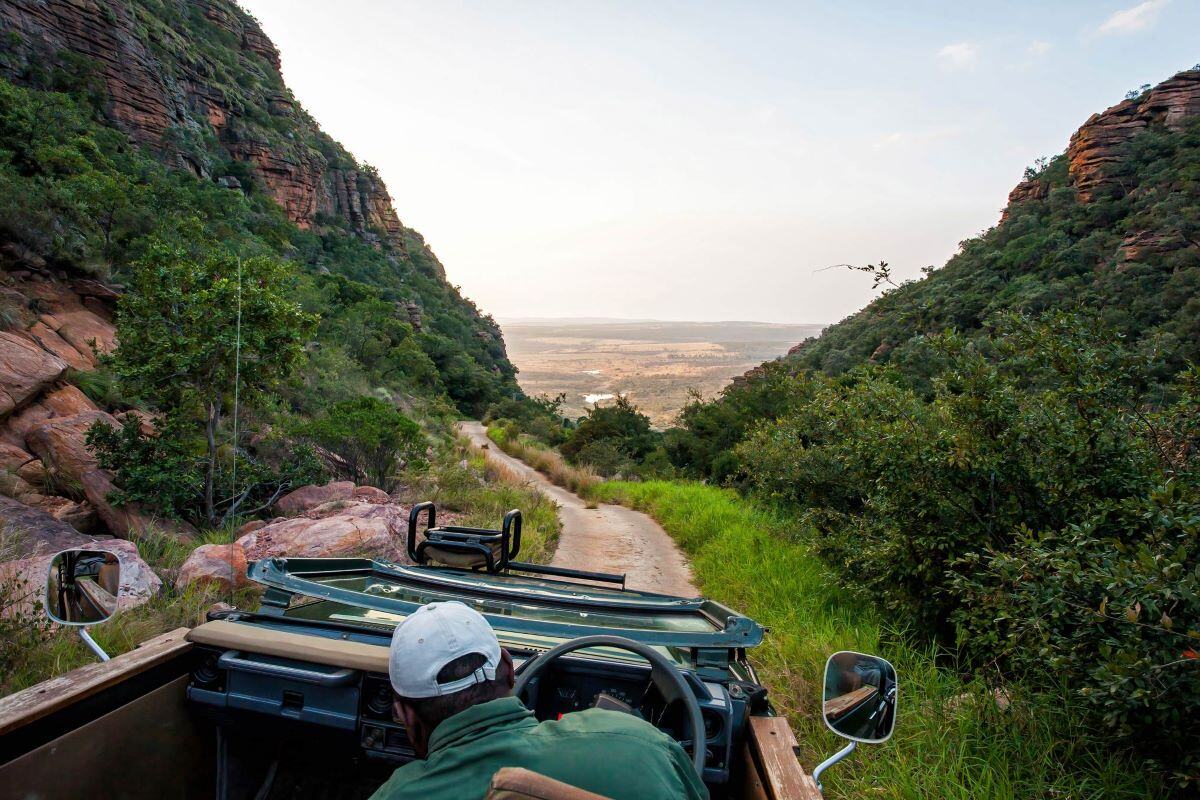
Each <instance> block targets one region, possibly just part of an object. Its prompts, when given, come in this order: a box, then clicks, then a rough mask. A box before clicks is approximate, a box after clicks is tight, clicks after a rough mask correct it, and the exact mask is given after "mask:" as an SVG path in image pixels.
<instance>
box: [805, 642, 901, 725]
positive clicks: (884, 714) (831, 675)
mask: <svg viewBox="0 0 1200 800" xmlns="http://www.w3.org/2000/svg"><path fill="white" fill-rule="evenodd" d="M822 708H823V716H824V718H825V724H826V725H828V726H829V729H830V730H831V731H833V732H834V733H836V734H837V735H838V736H841V737H843V738H846V739H851V740H853V741H855V742H866V743H876V742H883V741H886V740H887V739H888V737H890V736H891V735H892V730H893V728H895V727H896V668H895V667H893V666H892V665H891V663H890V662H889V661H887V659H883V658H880V657H879V656H873V655H868V654H866V653H855V652H852V651H850V650H842V651H841V652H838V653H834V654H833V655H831V656H830V657H829V661H827V662H826V664H825V698H824V704H823V706H822Z"/></svg>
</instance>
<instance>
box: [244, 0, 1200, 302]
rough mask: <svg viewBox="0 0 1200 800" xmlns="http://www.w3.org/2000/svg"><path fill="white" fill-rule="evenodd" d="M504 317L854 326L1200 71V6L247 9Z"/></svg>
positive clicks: (360, 1)
mask: <svg viewBox="0 0 1200 800" xmlns="http://www.w3.org/2000/svg"><path fill="white" fill-rule="evenodd" d="M243 6H244V7H245V8H246V9H247V10H249V11H250V12H251V13H253V14H254V15H255V16H257V17H258V18H259V19H260V20H261V22H262V24H263V27H264V29H265V30H266V32H267V34H268V35H269V36H270V37H271V38H272V39H273V40H274V41H275V43H276V45H278V47H279V49H280V50H281V52H282V55H283V72H284V77H285V79H286V80H287V82H288V85H289V86H290V87H291V88H292V90H293V91H294V92H295V94H296V96H297V97H298V99H299V100H300V102H301V103H303V104H304V106H305V107H306V108H307V109H308V110H309V112H311V113H312V114H313V116H314V117H316V119H317V120H318V122H320V124H321V125H322V126H323V127H324V129H325V130H326V131H327V132H329V133H330V134H331V135H332V136H334V137H335V138H336V139H339V140H340V141H341V142H342V143H343V144H344V145H346V147H347V148H349V149H350V150H351V151H352V152H353V153H354V154H355V155H356V156H357V157H358V158H359V159H360V160H363V161H366V162H368V163H371V164H373V165H375V166H376V167H377V168H378V169H379V171H380V173H381V174H382V175H383V178H384V179H385V180H386V181H387V184H388V187H389V189H390V191H391V194H392V197H393V199H394V200H395V204H396V209H397V211H398V212H399V214H400V218H401V219H402V220H403V221H404V223H405V224H406V225H409V226H410V227H413V228H415V229H417V230H419V231H420V232H421V233H422V234H424V236H425V238H426V240H427V241H428V242H429V243H430V245H431V246H432V247H433V249H434V251H435V252H436V253H437V254H438V256H439V258H440V259H441V260H442V262H443V263H444V264H445V266H446V271H447V273H448V275H449V277H450V280H451V282H452V283H455V284H458V285H460V286H461V287H462V289H463V291H464V293H466V294H467V295H468V296H469V297H471V298H472V299H474V300H475V301H476V302H477V303H478V304H479V305H480V307H481V308H483V309H484V310H485V311H487V312H489V313H492V314H493V315H495V316H497V317H501V318H503V317H530V316H536V317H547V316H578V317H583V316H588V317H595V316H612V317H632V318H655V319H676V320H729V319H740V320H761V321H772V322H796V323H810V322H834V321H837V320H838V319H841V318H842V317H844V316H846V315H847V314H849V313H851V312H853V311H854V310H856V309H858V308H860V307H861V306H862V305H863V304H864V303H866V302H867V301H869V300H870V299H871V297H872V292H871V290H870V279H869V278H868V277H867V276H864V275H861V274H850V273H848V272H846V271H844V270H829V271H820V270H821V268H822V267H825V266H828V265H831V264H837V263H842V262H850V263H865V262H868V261H870V262H875V261H878V260H880V259H883V260H886V261H889V262H890V263H891V264H892V266H893V270H894V272H895V274H896V275H898V276H900V277H912V276H916V275H917V274H918V273H919V271H920V269H921V267H923V266H925V265H927V264H935V265H937V266H941V265H942V264H943V263H944V262H945V260H946V259H947V258H948V257H949V256H950V255H951V254H952V253H954V252H955V250H956V249H957V247H958V242H959V241H961V240H963V239H965V238H968V237H970V236H973V235H975V234H977V233H979V232H981V231H983V230H985V229H986V228H988V227H989V226H991V225H993V224H995V222H996V220H997V219H998V217H999V214H1000V210H1001V208H1002V207H1003V206H1004V202H1005V198H1006V196H1007V194H1008V191H1009V190H1010V189H1011V188H1012V187H1013V185H1015V184H1016V183H1017V181H1018V180H1019V179H1020V177H1021V173H1022V171H1023V169H1024V168H1025V166H1026V165H1028V164H1030V163H1031V162H1033V161H1034V159H1036V158H1037V157H1039V156H1045V155H1053V154H1055V153H1058V152H1061V151H1062V150H1063V149H1064V148H1065V147H1066V145H1067V140H1068V138H1069V137H1070V135H1071V133H1072V132H1073V131H1074V130H1075V129H1076V128H1077V127H1078V126H1079V125H1080V124H1081V123H1083V122H1084V120H1086V119H1087V118H1088V116H1089V115H1091V114H1092V113H1094V112H1097V111H1101V110H1103V109H1104V108H1107V107H1108V106H1110V105H1112V104H1114V103H1116V102H1117V101H1119V100H1121V99H1122V98H1123V97H1124V95H1125V93H1126V91H1128V90H1130V89H1133V88H1136V87H1137V86H1139V85H1141V84H1144V83H1157V82H1158V81H1161V80H1163V79H1165V78H1167V77H1169V76H1170V75H1172V74H1173V73H1175V72H1177V71H1178V70H1181V69H1185V68H1187V67H1190V66H1191V65H1193V64H1195V63H1197V62H1200V46H1198V45H1197V42H1196V31H1197V30H1198V29H1200V3H1197V2H1195V0H1145V2H1140V3H1138V2H1136V1H1135V0H1116V1H1115V2H1112V1H1110V0H1095V1H1092V0H1088V1H1086V2H1049V3H1048V2H1044V0H1043V1H1042V2H1003V1H1002V0H989V2H957V3H951V2H944V1H942V0H939V1H938V2H932V1H929V2H902V3H898V2H894V0H882V1H880V2H856V0H842V1H841V2H836V3H803V2H792V3H782V2H780V3H770V2H699V1H698V0H697V1H695V2H682V1H680V2H665V1H664V2H652V1H651V0H641V1H640V2H587V3H585V2H574V1H572V0H548V1H547V2H541V1H539V0H528V1H526V2H515V1H511V0H507V1H504V2H499V1H497V2H450V1H449V0H428V2H408V1H407V0H404V1H400V0H396V1H392V2H383V1H382V0H376V1H373V0H339V1H338V2H336V3H331V2H328V0H244V2H243Z"/></svg>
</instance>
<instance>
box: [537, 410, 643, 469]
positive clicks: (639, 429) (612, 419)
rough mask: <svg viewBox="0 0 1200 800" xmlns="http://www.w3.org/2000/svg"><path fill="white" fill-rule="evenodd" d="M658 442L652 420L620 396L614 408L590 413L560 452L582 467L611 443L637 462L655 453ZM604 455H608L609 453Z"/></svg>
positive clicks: (564, 443) (581, 421) (606, 452)
mask: <svg viewBox="0 0 1200 800" xmlns="http://www.w3.org/2000/svg"><path fill="white" fill-rule="evenodd" d="M658 440H659V435H658V434H657V433H655V432H654V431H653V430H651V429H650V418H649V417H647V416H646V415H645V414H643V413H642V412H641V411H638V409H637V406H635V405H634V404H633V403H632V402H631V401H630V400H629V398H628V397H625V396H624V395H617V399H616V401H615V402H613V403H612V404H611V405H606V406H596V407H595V408H593V409H591V410H590V411H588V414H587V416H586V417H584V418H582V419H581V420H579V425H578V427H576V428H575V430H574V431H572V433H571V436H570V437H569V438H568V439H567V441H565V442H563V445H562V447H561V448H560V449H561V450H562V453H563V455H564V456H566V457H567V459H568V460H570V461H574V462H576V463H579V462H581V461H583V460H584V456H585V455H586V454H587V453H588V452H594V453H598V452H601V451H599V450H597V449H596V448H597V446H598V445H597V443H599V442H608V443H610V444H611V445H612V446H613V447H615V448H616V449H617V450H619V451H620V452H621V453H623V454H624V455H626V456H628V457H629V458H630V459H632V460H634V461H637V460H640V459H641V458H643V457H644V456H645V455H646V454H647V453H649V452H650V451H651V450H653V449H654V448H655V447H656V446H657V445H658ZM603 452H605V454H606V456H607V455H608V451H607V450H605V451H603Z"/></svg>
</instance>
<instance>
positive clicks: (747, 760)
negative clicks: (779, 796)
mask: <svg viewBox="0 0 1200 800" xmlns="http://www.w3.org/2000/svg"><path fill="white" fill-rule="evenodd" d="M742 761H743V762H744V763H743V764H742V767H743V769H745V771H746V772H745V774H746V778H745V780H744V781H743V782H742V791H741V792H739V793H738V795H737V796H738V797H740V798H742V800H771V796H770V795H769V794H767V785H766V784H765V783H763V778H762V775H760V774H759V772H758V765H757V764H755V763H754V756H752V755H750V743H749V742H746V746H745V747H744V748H742Z"/></svg>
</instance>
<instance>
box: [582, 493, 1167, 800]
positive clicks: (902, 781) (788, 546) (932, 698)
mask: <svg viewBox="0 0 1200 800" xmlns="http://www.w3.org/2000/svg"><path fill="white" fill-rule="evenodd" d="M594 494H595V496H596V497H597V498H598V499H600V500H601V501H603V502H618V503H622V504H624V505H627V506H630V507H633V508H636V509H638V510H641V511H644V512H646V513H648V514H650V516H652V517H654V518H655V519H656V520H658V522H659V523H660V524H661V525H662V526H663V527H664V528H665V529H666V530H667V531H668V532H669V533H670V534H671V535H672V537H674V538H675V540H676V541H677V542H678V543H679V545H680V546H681V547H682V548H683V549H684V551H685V552H686V553H687V554H688V556H689V557H690V559H691V563H692V568H693V571H694V574H695V578H696V583H697V585H698V587H699V588H700V590H701V592H703V593H704V594H705V595H706V596H709V597H712V598H714V599H717V600H720V601H721V602H724V603H727V604H729V605H730V606H732V607H734V608H736V609H738V610H739V611H741V612H743V613H745V614H748V615H750V616H751V617H753V618H755V619H756V620H758V621H759V622H760V623H761V624H763V625H765V626H766V627H768V628H769V629H770V632H769V633H768V635H767V639H766V641H765V642H764V644H763V645H762V646H761V647H759V648H757V649H756V650H755V651H754V652H753V660H754V662H755V664H756V667H757V668H758V670H759V677H760V678H761V679H762V680H763V681H764V682H765V683H766V684H767V686H768V688H769V690H770V696H771V699H772V702H773V703H774V705H775V707H776V708H777V709H779V710H780V711H781V712H782V713H786V714H787V716H788V718H789V721H790V722H791V724H792V726H793V729H794V730H795V731H796V735H797V738H798V739H799V740H800V743H801V749H802V751H803V752H802V753H801V756H800V757H801V762H802V763H803V764H804V765H805V766H806V767H807V768H809V769H811V768H812V767H813V766H814V765H815V764H817V763H819V762H820V761H821V760H822V759H824V758H825V757H826V756H828V755H830V754H831V753H833V752H834V751H835V750H837V749H838V748H840V747H841V745H842V744H843V741H842V740H841V739H839V738H837V737H836V736H835V735H834V734H832V733H831V732H829V731H828V730H827V729H826V728H825V726H824V724H823V722H822V721H821V719H820V712H819V708H820V701H821V697H820V692H821V677H822V674H823V671H824V667H825V659H826V657H827V656H828V655H829V654H830V653H832V652H834V651H836V650H842V649H845V650H859V651H862V652H868V653H876V654H878V655H881V656H884V657H885V658H888V659H889V660H891V661H892V663H894V664H895V665H896V670H897V672H898V674H899V687H900V695H899V698H900V699H899V703H898V706H897V709H898V711H897V719H898V725H897V727H896V733H895V735H894V736H893V737H892V739H891V740H890V741H889V742H887V743H885V744H883V745H862V746H860V748H859V750H858V751H857V752H856V753H855V754H854V755H852V756H851V757H850V758H849V759H846V760H845V761H843V762H842V763H841V764H838V765H837V766H836V767H834V768H832V769H831V770H830V771H829V772H827V773H826V774H825V776H823V783H824V784H825V793H826V796H827V797H830V798H835V797H845V798H851V797H853V798H861V797H879V798H933V797H937V798H962V799H963V800H965V798H998V799H999V798H1003V799H1005V800H1007V799H1008V798H1013V799H1014V800H1015V799H1016V798H1021V799H1022V800H1025V798H1030V797H1053V798H1081V799H1082V798H1101V797H1103V798H1135V797H1136V798H1142V797H1161V796H1163V788H1162V786H1161V785H1160V784H1158V783H1156V782H1155V780H1154V778H1153V777H1151V776H1148V775H1145V774H1143V772H1142V771H1141V770H1140V769H1139V767H1138V765H1137V764H1136V763H1133V762H1131V761H1130V760H1128V759H1123V758H1120V757H1114V756H1113V755H1112V753H1111V752H1110V751H1109V750H1107V749H1106V748H1105V747H1104V746H1103V745H1102V743H1099V742H1097V741H1096V739H1095V736H1094V734H1092V733H1091V732H1090V731H1087V730H1084V729H1083V728H1082V727H1081V726H1080V725H1079V724H1078V723H1077V722H1074V721H1073V718H1072V716H1071V715H1070V713H1069V711H1068V709H1067V706H1066V704H1065V702H1055V700H1057V698H1047V697H1045V696H1040V697H1035V696H1027V695H1025V694H1024V693H1022V692H1021V691H1020V689H1019V688H1014V689H1012V690H1011V691H1010V692H1009V698H1010V700H1009V702H1008V704H1007V708H1006V709H1004V710H1002V709H1001V708H999V707H998V705H997V702H996V699H995V695H994V694H993V693H992V692H991V691H990V690H989V689H988V688H987V687H985V686H983V685H982V684H981V683H980V682H978V681H964V680H963V679H961V678H960V677H959V676H958V675H957V674H956V673H955V671H954V670H953V669H948V668H946V667H944V666H938V663H937V658H938V657H939V656H941V657H942V658H943V659H944V658H945V655H946V654H944V653H937V652H935V651H934V650H933V649H932V648H930V647H923V646H920V645H915V644H913V643H912V642H911V640H909V639H908V637H907V636H906V635H905V632H904V630H903V626H902V624H900V623H902V621H887V620H881V619H880V618H879V617H878V616H877V615H876V614H875V613H874V611H873V609H870V608H863V607H862V606H861V605H860V604H859V603H858V602H856V601H854V600H853V599H851V598H850V597H849V596H848V595H847V594H846V593H844V592H842V591H840V590H839V589H838V588H837V582H836V579H835V578H834V576H833V574H832V572H831V571H829V570H828V569H826V568H825V567H824V565H823V564H822V563H821V562H820V561H819V560H818V559H817V558H816V557H815V556H814V555H812V554H811V552H810V551H809V549H808V547H807V546H806V545H805V541H806V539H807V537H808V536H809V532H808V531H807V530H802V529H799V528H798V527H797V524H798V523H797V522H796V520H795V519H791V520H788V519H785V518H783V517H781V516H779V515H777V514H775V513H772V512H771V511H769V510H766V509H763V508H760V507H758V506H756V505H754V504H753V503H751V502H749V501H747V500H745V499H743V498H741V497H740V496H739V495H737V494H736V493H735V492H733V491H730V490H723V489H717V488H714V487H711V486H704V485H701V484H694V483H679V482H667V481H651V482H646V483H628V482H620V481H610V482H605V483H603V484H601V485H599V486H597V487H596V488H595V490H594ZM1064 696H1065V695H1064Z"/></svg>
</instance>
